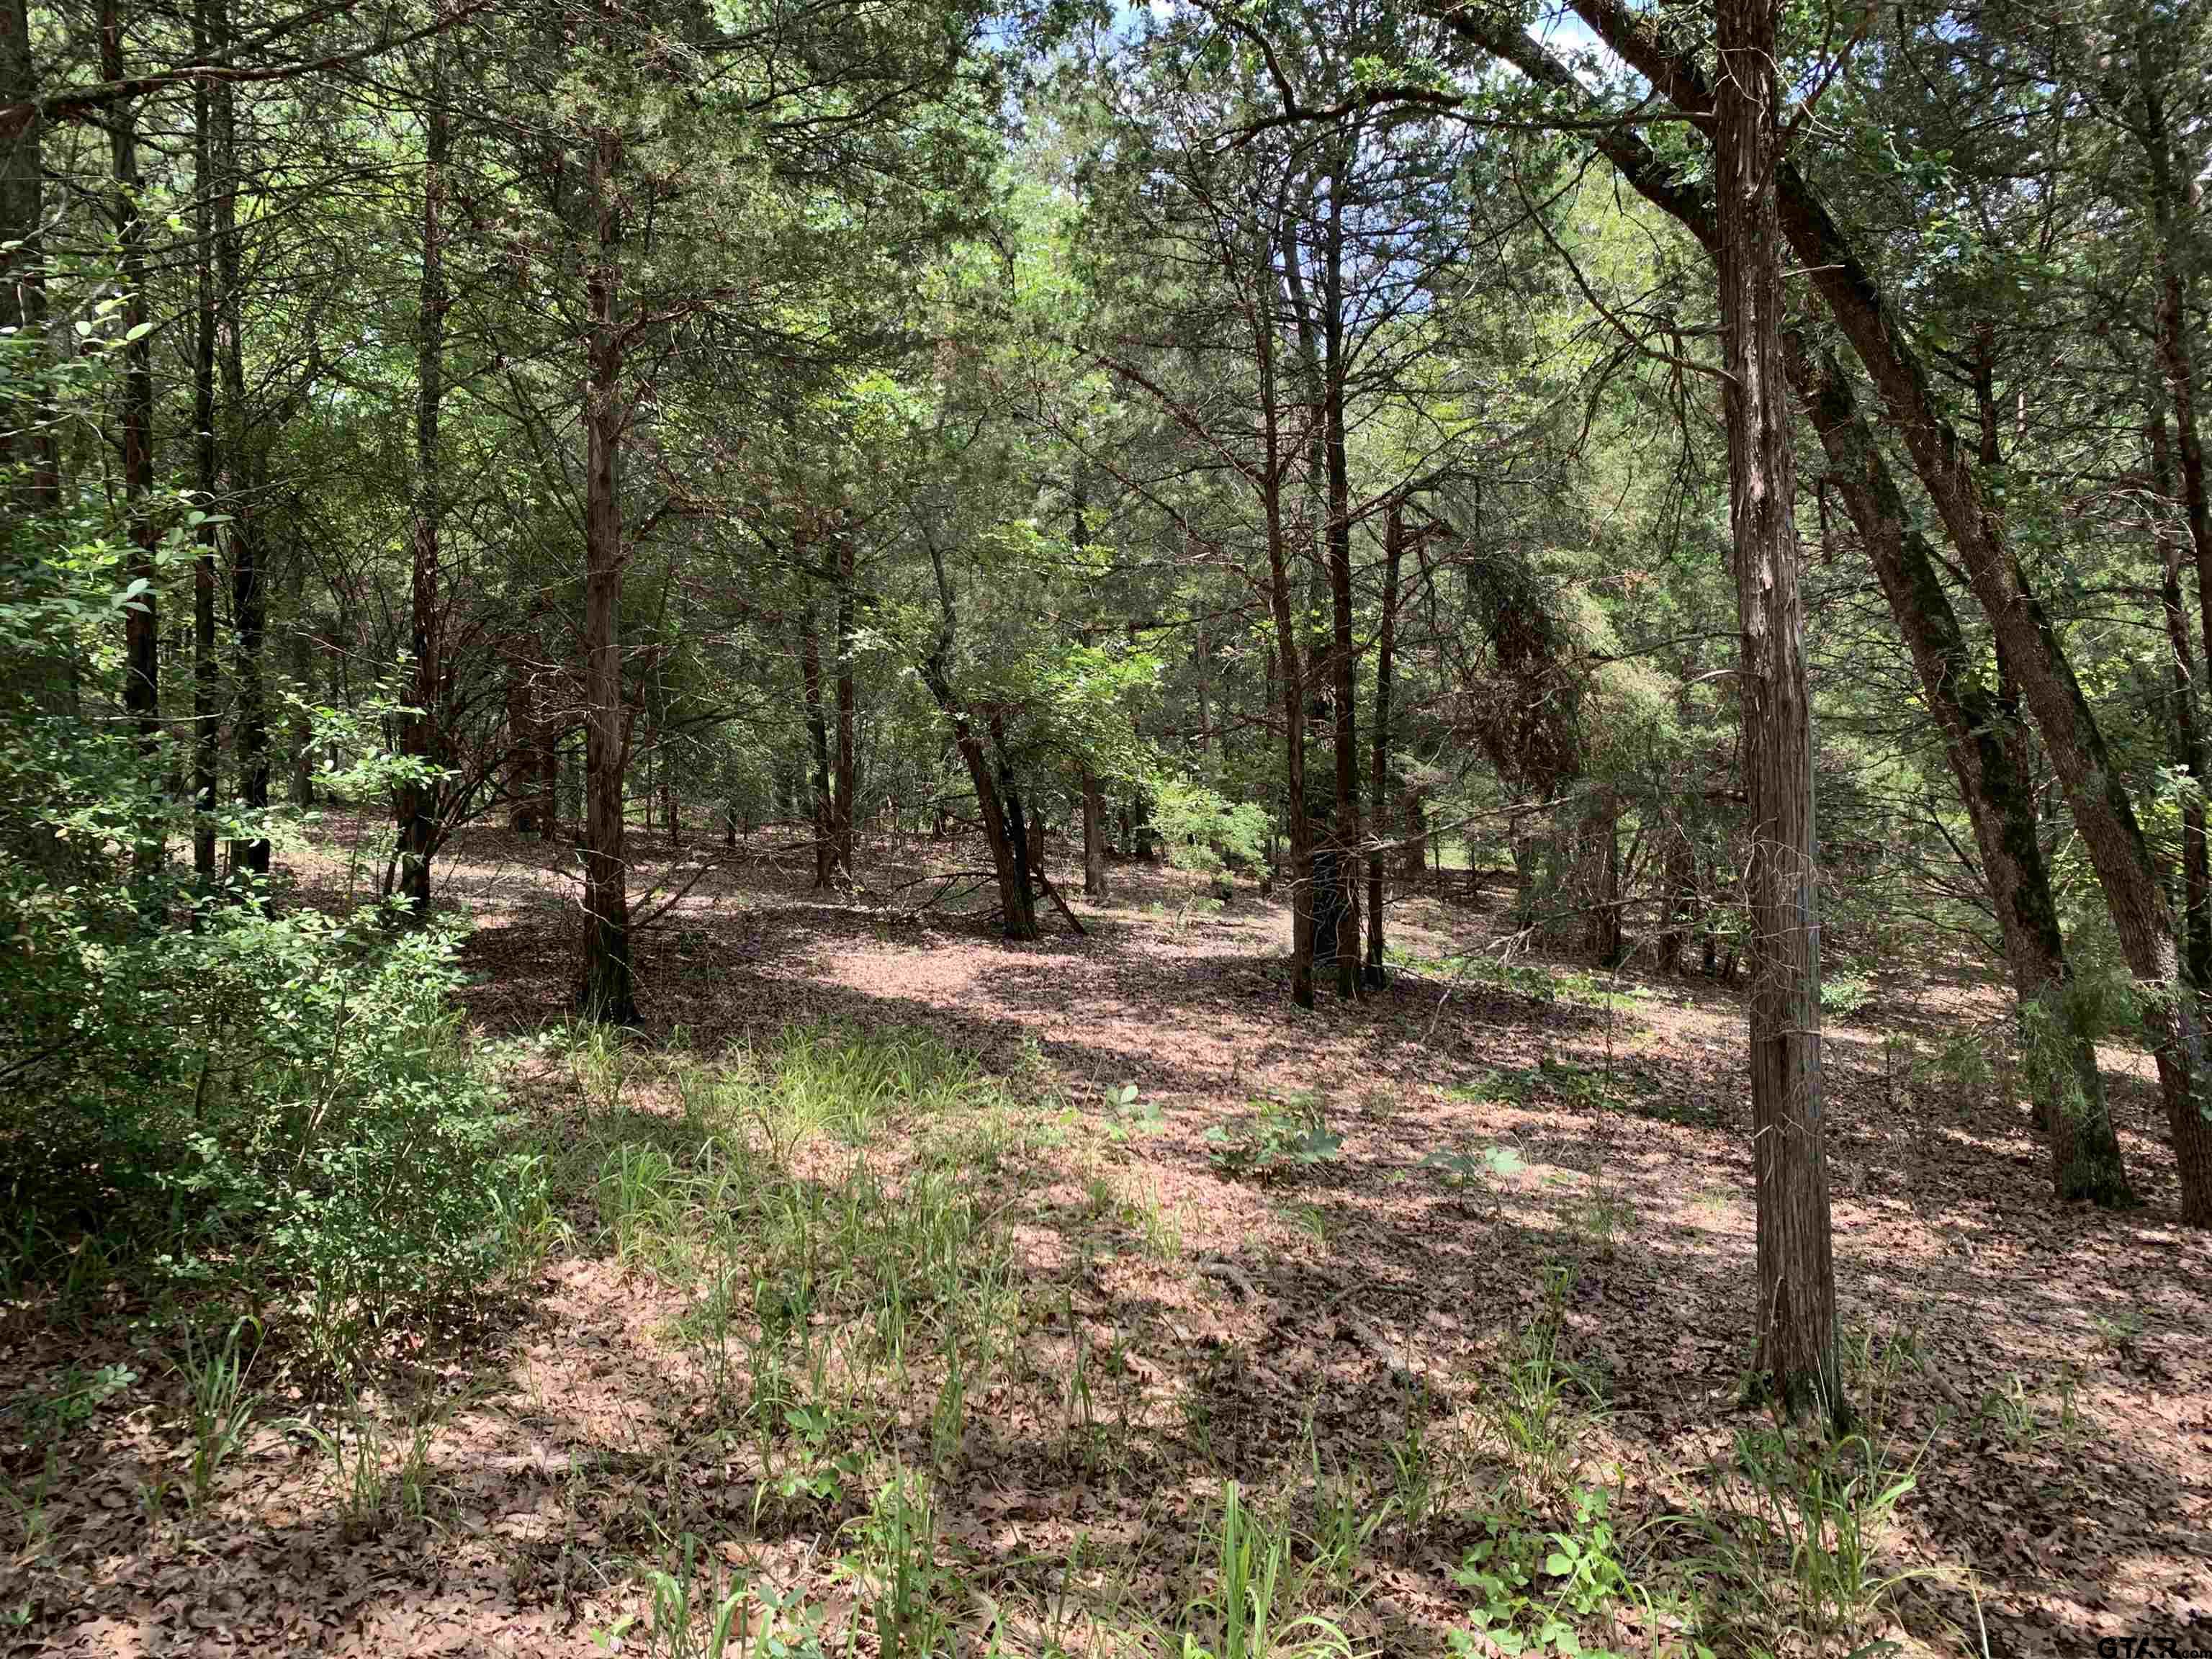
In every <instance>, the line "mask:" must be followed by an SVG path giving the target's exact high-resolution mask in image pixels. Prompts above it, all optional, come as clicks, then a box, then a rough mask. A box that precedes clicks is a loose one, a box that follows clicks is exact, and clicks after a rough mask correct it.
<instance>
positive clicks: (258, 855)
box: [208, 0, 269, 876]
mask: <svg viewBox="0 0 2212 1659" xmlns="http://www.w3.org/2000/svg"><path fill="white" fill-rule="evenodd" d="M211 9H212V11H213V13H214V16H215V22H216V37H217V45H218V46H221V44H222V42H223V41H224V40H228V36H229V22H228V16H227V15H226V14H225V12H224V10H223V6H222V0H215V3H214V4H213V6H212V7H211ZM208 98H209V103H210V113H211V114H212V116H213V118H214V139H215V151H216V173H217V174H218V176H219V177H220V178H222V179H223V180H224V181H225V185H226V186H227V187H226V188H224V189H222V190H221V191H218V192H217V193H216V201H215V211H216V345H217V348H218V350H217V356H218V359H219V361H220V364H221V367H222V403H223V416H224V424H225V426H226V427H227V428H228V441H227V442H226V443H225V444H224V445H223V459H224V460H225V463H226V465H227V470H228V489H225V490H224V492H223V494H224V497H225V501H224V505H225V506H226V507H227V508H228V516H229V520H230V526H229V538H228V539H229V542H230V611H231V625H232V628H233V629H234V633H235V635H236V638H235V642H234V648H233V652H232V656H231V678H232V682H233V688H234V692H233V695H234V698H235V703H234V709H235V712H234V715H233V717H232V737H231V740H232V744H233V746H234V749H235V750H236V751H237V756H238V793H239V797H240V805H242V806H243V807H244V808H245V810H246V817H247V820H248V822H249V823H252V824H253V825H254V826H255V827H256V829H258V828H259V827H260V825H261V824H262V822H263V820H264V818H265V817H266V816H267V814H268V811H269V704H268V698H267V696H266V694H265V692H264V688H263V651H264V646H265V644H266V641H267V637H268V630H269V589H268V583H267V580H266V573H265V571H264V568H263V567H264V557H263V553H264V548H263V541H262V535H263V532H262V529H261V526H260V523H259V520H258V513H259V509H260V501H259V499H258V497H259V490H260V484H261V478H262V471H263V468H262V466H261V465H260V462H259V454H258V442H257V441H255V440H253V439H252V438H251V437H250V436H249V428H250V422H249V420H248V411H247V408H246V338H245V333H246V330H245V314H246V296H245V274H244V265H245V244H244V240H243V238H242V237H241V235H240V231H239V228H238V190H237V185H238V182H239V169H238V106H237V94H236V92H235V90H234V88H232V87H231V86H230V84H229V83H228V82H223V81H217V82H215V83H214V84H213V85H212V86H211V87H210V88H209V92H208ZM230 861H231V866H232V868H233V869H234V870H235V869H239V868H241V867H242V868H244V869H245V870H246V871H248V872H250V873H252V874H253V875H256V876H265V875H267V874H268V873H269V837H268V836H266V835H263V834H258V833H257V834H254V835H252V836H247V837H246V838H245V839H244V840H242V841H234V842H232V843H231V846H230Z"/></svg>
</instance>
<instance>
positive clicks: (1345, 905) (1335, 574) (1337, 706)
mask: <svg viewBox="0 0 2212 1659" xmlns="http://www.w3.org/2000/svg"><path fill="white" fill-rule="evenodd" d="M1340 189H1341V179H1340V178H1339V177H1332V179H1330V187H1329V193H1328V240H1327V247H1326V257H1325V258H1323V260H1322V340H1323V342H1324V345H1325V349H1326V351H1327V360H1326V365H1325V367H1326V374H1325V379H1324V385H1325V386H1326V388H1327V394H1328V395H1327V405H1326V410H1325V418H1324V421H1323V442H1324V447H1325V449H1326V452H1327V461H1328V469H1327V470H1328V597H1329V620H1330V635H1331V637H1330V641H1329V667H1330V676H1329V679H1330V684H1329V700H1330V702H1332V703H1333V704H1334V714H1335V717H1336V718H1335V732H1334V738H1335V750H1336V807H1335V811H1334V817H1333V818H1332V821H1331V824H1330V829H1331V833H1332V839H1333V841H1334V852H1335V854H1336V883H1335V886H1336V890H1337V891H1338V892H1339V893H1340V894H1341V899H1340V905H1341V915H1340V920H1339V943H1338V945H1337V949H1336V989H1337V994H1338V995H1340V996H1346V997H1354V996H1357V995H1358V994H1359V984H1360V978H1361V974H1360V963H1359V857H1360V835H1359V733H1358V712H1359V711H1358V703H1357V701H1356V699H1357V697H1358V687H1357V685H1356V684H1355V683H1354V682H1355V679H1356V677H1357V670H1358V659H1357V657H1356V656H1355V654H1354V653H1353V649H1352V476H1351V466H1350V462H1349V458H1348V453H1347V445H1346V435H1345V416H1344V405H1345V396H1346V392H1345V377H1346V374H1347V372H1348V369H1347V366H1346V362H1345V361H1344V351H1345V345H1344V207H1343V201H1342V198H1341V196H1340Z"/></svg>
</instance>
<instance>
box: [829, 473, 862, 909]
mask: <svg viewBox="0 0 2212 1659" xmlns="http://www.w3.org/2000/svg"><path fill="white" fill-rule="evenodd" d="M834 534H835V538H836V573H837V769H836V777H835V779H834V780H833V781H834V784H835V787H834V788H832V790H831V791H830V794H829V854H830V865H831V870H830V874H831V878H832V879H833V880H835V881H836V883H837V884H839V885H841V886H842V887H845V888H848V889H849V888H851V887H852V886H853V885H854V883H855V881H856V879H857V878H856V876H855V873H854V864H853V858H854V803H855V800H856V799H857V798H858V796H859V793H860V757H859V756H858V754H857V753H856V752H855V749H854V742H855V738H856V737H857V735H858V728H859V698H858V693H857V691H856V690H855V688H854V679H853V655H854V650H855V649H856V646H855V629H854V624H855V622H856V617H855V606H856V600H857V595H856V594H855V593H854V588H853V569H854V547H853V531H852V526H851V525H850V524H848V523H847V522H846V521H845V520H843V519H842V517H841V518H840V520H839V521H838V524H837V526H836V531H835V532H834Z"/></svg>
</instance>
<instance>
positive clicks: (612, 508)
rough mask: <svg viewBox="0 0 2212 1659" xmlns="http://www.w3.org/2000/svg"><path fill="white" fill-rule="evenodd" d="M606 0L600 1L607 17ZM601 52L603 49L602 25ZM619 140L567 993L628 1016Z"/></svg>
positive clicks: (594, 472) (589, 304)
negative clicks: (580, 852)
mask: <svg viewBox="0 0 2212 1659" xmlns="http://www.w3.org/2000/svg"><path fill="white" fill-rule="evenodd" d="M615 4H616V0H602V6H601V16H602V18H603V19H607V20H611V17H612V15H613V12H614V9H615ZM601 33H602V37H603V38H602V40H601V41H600V46H601V49H602V50H604V51H611V50H612V49H613V41H612V40H611V38H608V37H611V34H612V29H611V27H604V28H603V29H602V31H601ZM621 167H622V137H621V135H620V134H618V133H617V132H616V131H614V129H612V128H611V127H600V128H599V129H598V130H597V131H595V132H594V133H593V135H592V159H591V169H590V173H591V204H592V216H593V222H594V231H595V236H596V241H597V246H596V248H595V250H594V252H595V256H596V257H595V258H593V260H592V264H591V267H590V269H589V270H588V271H587V272H586V276H585V301H586V310H587V312H588V313H589V319H590V320H589V324H588V327H589V337H588V342H587V349H586V358H587V365H586V367H587V373H588V374H589V386H588V389H587V390H586V394H585V407H584V427H585V432H586V456H585V471H584V793H585V798H586V805H585V819H584V948H583V971H582V975H581V977H580V982H579V984H578V987H577V992H576V1000H577V1004H578V1006H580V1008H581V1009H582V1011H583V1012H584V1013H585V1014H586V1016H587V1017H588V1018H593V1019H601V1020H608V1021H611V1022H614V1023H616V1024H625V1025H627V1024H635V1023H636V1020H637V987H636V983H635V978H634V977H633V975H632V973H631V969H630V959H629V865H628V862H627V857H628V852H627V848H626V847H625V844H624V839H625V827H626V826H625V824H624V823H623V777H624V775H625V773H626V772H627V771H628V769H629V721H628V720H626V719H625V718H624V712H623V672H622V638H621V621H622V586H623V564H624V562H625V553H626V550H625V549H624V547H623V513H622V442H623V427H624V424H625V410H624V409H623V323H622V314H621V307H622V265H621V255H620V245H621V240H622V216H621V206H620V204H619V202H618V201H617V191H618V189H619V179H618V177H617V175H618V173H619V172H620V170H621Z"/></svg>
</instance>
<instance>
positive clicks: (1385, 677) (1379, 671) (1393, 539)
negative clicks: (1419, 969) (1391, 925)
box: [1367, 497, 1406, 985]
mask: <svg viewBox="0 0 2212 1659" xmlns="http://www.w3.org/2000/svg"><path fill="white" fill-rule="evenodd" d="M1405 554H1406V504H1405V502H1404V501H1402V500H1401V499H1398V498H1396V497H1393V498H1392V500H1391V502H1390V506H1389V513H1388V515H1387V516H1386V517H1385V518H1384V520H1383V620H1382V623H1381V625H1380V627H1379V628H1378V629H1376V635H1375V731H1374V735H1373V739H1372V741H1373V744H1374V751H1375V752H1374V757H1373V763H1372V766H1371V768H1370V778H1369V780H1368V781H1369V788H1370V793H1369V797H1368V799H1369V800H1370V803H1371V805H1372V810H1373V812H1374V817H1375V824H1376V829H1378V830H1379V829H1381V828H1382V826H1383V823H1386V822H1387V821H1388V819H1389V788H1390V677H1391V674H1392V672H1393V671H1394V670H1395V667H1396V659H1395V652H1396V649H1397V642H1398V572H1399V569H1400V568H1401V565H1402V564H1403V562H1404V561H1405ZM1386 862H1387V860H1385V859H1384V857H1383V853H1382V852H1381V850H1380V849H1379V848H1378V849H1377V850H1376V852H1375V853H1373V854H1370V856H1369V858H1368V860H1367V982H1368V983H1369V984H1370V985H1380V984H1382V982H1383V951H1384V947H1385V941H1384V939H1383V899H1384V893H1383V884H1384V872H1383V866H1384V864H1385V863H1386Z"/></svg>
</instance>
